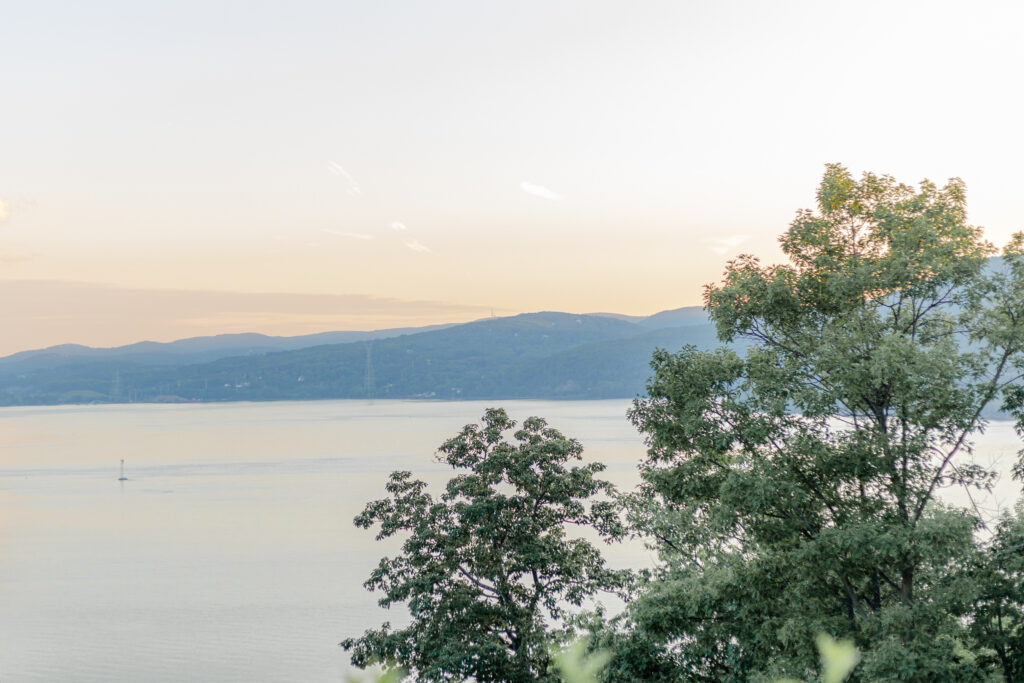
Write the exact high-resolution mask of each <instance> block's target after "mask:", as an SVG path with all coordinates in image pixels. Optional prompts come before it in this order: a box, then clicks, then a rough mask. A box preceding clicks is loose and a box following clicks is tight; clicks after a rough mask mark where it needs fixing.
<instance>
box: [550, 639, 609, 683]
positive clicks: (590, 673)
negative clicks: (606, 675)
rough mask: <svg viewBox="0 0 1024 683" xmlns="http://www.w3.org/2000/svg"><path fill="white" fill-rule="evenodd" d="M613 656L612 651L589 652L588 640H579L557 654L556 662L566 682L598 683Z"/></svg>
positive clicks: (556, 667)
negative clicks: (599, 676) (600, 675)
mask: <svg viewBox="0 0 1024 683" xmlns="http://www.w3.org/2000/svg"><path fill="white" fill-rule="evenodd" d="M611 658H612V656H611V653H610V652H603V651H599V652H593V651H591V652H588V648H587V643H586V641H584V640H577V641H575V642H574V643H572V644H571V645H570V646H569V647H567V648H565V649H564V650H562V651H561V652H559V653H558V654H557V655H556V656H555V658H554V664H555V669H557V670H558V673H559V675H560V676H561V679H562V681H563V682H564V683H597V680H598V679H597V677H598V674H600V673H601V671H602V670H603V669H604V668H605V667H606V666H608V662H609V661H610V660H611Z"/></svg>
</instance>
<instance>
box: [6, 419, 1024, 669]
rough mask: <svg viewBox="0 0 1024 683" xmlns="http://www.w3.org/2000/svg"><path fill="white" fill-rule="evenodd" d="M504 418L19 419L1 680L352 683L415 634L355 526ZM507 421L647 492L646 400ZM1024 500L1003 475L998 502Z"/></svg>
mask: <svg viewBox="0 0 1024 683" xmlns="http://www.w3.org/2000/svg"><path fill="white" fill-rule="evenodd" d="M492 404H493V402H488V403H479V402H464V403H426V402H425V403H418V402H409V401H374V402H360V401H324V402H309V403H255V404H212V405H170V406H155V405H133V406H89V407H46V408H13V409H12V408H6V409H2V410H0V680H2V681H62V680H74V681H82V682H87V681H182V680H205V681H214V680H216V681H284V680H295V681H299V680H301V681H338V680H340V679H341V675H342V672H343V671H344V670H345V668H346V667H345V664H346V657H345V654H344V652H343V651H342V650H341V649H340V648H338V647H337V643H338V641H340V640H341V639H342V638H345V637H347V636H352V635H358V634H360V633H361V632H362V631H363V630H364V629H365V628H367V627H369V626H374V625H377V624H379V623H380V622H381V621H383V620H385V619H391V621H392V622H396V621H400V620H401V614H394V613H387V612H385V611H384V610H381V609H380V608H379V607H377V605H376V599H375V597H374V596H373V595H370V594H368V593H366V592H365V591H363V590H362V586H361V584H362V581H363V580H364V579H365V578H366V577H367V576H368V575H369V573H370V571H371V569H372V568H373V567H374V566H375V565H376V563H377V561H378V559H379V558H380V557H381V555H382V554H384V553H385V552H387V551H388V550H389V549H393V548H394V545H386V544H383V543H378V542H376V541H374V540H373V536H374V534H373V533H372V532H368V531H363V530H359V529H356V528H355V527H354V526H353V525H352V518H353V517H354V516H355V515H356V514H357V513H358V512H359V511H360V510H361V509H362V507H363V505H364V504H365V503H366V501H368V500H370V499H372V498H376V497H380V496H381V495H383V486H384V480H385V477H386V476H387V474H388V473H389V472H391V471H392V470H395V469H408V470H412V471H414V472H416V473H417V475H419V476H421V477H423V478H426V479H427V480H428V481H430V482H431V483H434V484H438V485H439V484H440V483H442V482H443V481H445V480H446V479H447V477H448V476H449V475H450V472H449V470H447V469H445V468H443V467H441V466H440V465H438V464H437V463H435V462H434V461H433V459H432V456H433V452H434V449H435V448H436V447H437V446H438V445H440V444H441V442H442V441H444V440H445V439H447V438H449V437H451V436H453V435H454V434H455V433H456V432H457V431H458V430H459V429H460V428H461V427H462V426H463V425H464V424H466V423H468V422H474V421H476V420H478V419H479V417H480V415H481V414H482V413H483V410H484V408H486V407H489V406H490V405H492ZM501 405H503V406H504V407H506V408H507V409H508V410H509V412H510V414H511V415H512V416H513V417H514V418H516V419H518V420H521V419H523V418H525V417H527V416H528V415H541V416H544V417H546V418H547V419H548V420H549V422H550V423H551V424H552V425H553V426H555V427H557V428H558V429H561V430H562V431H563V432H564V433H566V434H567V435H569V436H573V437H575V438H578V439H579V440H580V441H582V442H583V444H584V446H585V449H586V453H587V457H588V458H593V459H595V460H598V461H601V462H604V463H605V464H607V465H608V471H607V473H606V476H607V477H608V478H609V479H611V480H612V481H614V482H615V483H616V484H617V485H619V486H620V487H622V488H629V487H631V486H633V485H634V484H635V483H636V481H637V480H638V477H637V474H636V464H637V462H638V461H639V460H640V458H641V457H642V456H643V452H644V446H643V444H642V442H641V440H640V438H639V436H638V435H637V434H636V432H635V431H634V430H633V427H632V426H631V425H630V424H629V423H628V422H627V421H626V420H625V417H624V415H625V412H626V409H627V408H628V405H629V403H628V401H589V402H588V401H581V402H547V401H504V402H501ZM1017 448H1018V445H1017V441H1016V437H1015V435H1014V432H1013V428H1012V425H1011V424H1009V423H994V424H993V425H991V426H990V427H989V429H988V432H987V434H986V435H985V437H984V438H983V440H982V442H981V443H980V447H979V448H978V451H977V452H978V455H977V459H978V461H979V462H980V463H981V464H986V465H988V464H994V465H995V467H996V469H998V470H1000V471H1004V472H1005V471H1008V469H1009V465H1010V463H1011V462H1012V461H1013V459H1014V457H1015V452H1016V449H1017ZM122 458H124V459H125V461H126V475H127V477H128V481H126V482H118V481H117V477H118V474H119V471H118V470H119V464H120V460H121V459H122ZM1017 490H1018V486H1017V485H1016V484H1015V483H1013V482H1010V481H1009V477H1007V476H1004V477H1003V479H1002V480H1001V482H1000V483H999V485H998V486H997V489H996V492H995V494H994V495H993V496H990V497H988V498H986V499H983V500H980V501H979V503H980V505H982V506H983V507H993V506H994V505H995V504H996V503H997V502H1002V503H1003V504H1004V505H1005V504H1009V503H1010V502H1012V500H1013V499H1014V498H1015V496H1016V492H1017ZM948 497H949V498H950V499H951V500H955V501H956V502H964V503H966V499H965V498H964V497H963V495H962V493H960V492H957V491H951V492H949V494H948ZM606 550H607V552H606V556H607V557H608V558H609V561H610V562H611V563H613V564H614V565H616V566H627V565H631V566H638V565H644V564H647V563H649V562H650V557H649V555H648V553H647V552H646V551H645V550H643V549H642V548H641V547H639V546H638V545H636V544H633V545H622V546H611V547H609V548H607V549H606Z"/></svg>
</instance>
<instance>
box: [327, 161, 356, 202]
mask: <svg viewBox="0 0 1024 683" xmlns="http://www.w3.org/2000/svg"><path fill="white" fill-rule="evenodd" d="M327 170H328V171H330V172H331V173H333V174H334V175H336V176H338V177H340V178H342V179H344V180H345V182H347V183H348V187H347V188H345V191H346V192H348V193H349V194H350V195H352V196H355V195H360V194H362V193H363V191H362V190H360V189H359V183H357V182H356V179H355V178H353V177H352V176H351V175H350V174H349V172H348V171H346V170H345V167H344V166H342V165H341V164H339V163H338V162H337V161H328V162H327Z"/></svg>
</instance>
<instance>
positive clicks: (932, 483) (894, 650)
mask: <svg viewBox="0 0 1024 683" xmlns="http://www.w3.org/2000/svg"><path fill="white" fill-rule="evenodd" d="M817 200H818V202H817V203H818V206H817V210H816V211H810V210H805V211H800V212H798V214H797V216H796V218H795V220H794V221H793V222H792V224H791V225H790V227H789V230H788V231H787V232H786V233H785V234H784V235H783V236H782V237H781V238H780V243H781V246H782V249H783V251H784V253H785V255H786V256H787V257H788V263H785V264H783V265H769V266H766V265H762V264H761V263H760V262H759V261H758V259H756V258H754V257H752V256H741V257H739V258H738V259H736V260H734V261H732V262H730V263H729V265H728V267H727V270H726V273H725V277H724V280H723V281H722V282H721V283H720V284H718V285H714V286H709V287H708V289H707V290H706V292H705V303H706V307H707V310H708V311H709V313H710V315H711V317H712V319H713V320H714V322H715V323H716V325H717V328H718V333H719V336H720V338H721V339H722V340H723V341H725V342H734V341H737V340H744V341H746V342H747V343H749V346H748V347H747V350H746V353H745V355H743V356H741V355H739V354H738V353H737V352H736V351H734V350H730V349H729V348H722V349H719V350H716V351H710V352H700V351H697V350H696V349H694V348H686V349H683V350H682V351H680V352H678V353H667V352H658V353H657V354H656V355H655V357H654V360H653V363H652V366H653V368H654V376H653V378H652V379H651V380H650V383H649V385H648V397H647V398H644V399H640V400H637V401H636V403H635V405H634V408H633V410H632V412H631V417H632V419H633V421H634V422H635V424H636V425H637V426H638V427H639V428H640V429H641V430H642V432H643V433H644V434H645V435H646V438H647V441H648V444H649V451H648V457H647V460H646V461H645V462H644V464H643V467H642V469H643V477H644V484H643V489H642V491H641V492H640V493H639V494H638V495H636V496H634V499H633V505H632V515H633V519H634V522H635V524H636V525H637V528H638V529H639V530H640V531H641V532H642V533H644V534H645V535H646V536H648V537H649V538H651V539H653V541H654V543H655V544H656V545H657V547H658V548H659V550H660V552H661V557H662V558H663V560H664V564H663V566H662V568H661V569H660V570H659V571H658V572H656V574H655V576H654V577H652V579H651V580H650V581H649V582H648V583H647V585H646V586H645V588H644V592H643V594H642V595H641V597H640V598H639V599H638V600H637V601H635V602H634V603H633V604H632V606H631V608H630V610H629V612H628V614H627V616H626V617H625V623H626V624H627V625H628V628H625V629H623V630H620V631H619V632H608V633H605V634H604V636H603V637H604V638H605V641H604V642H605V643H606V644H613V645H615V646H616V647H617V649H618V651H619V657H618V660H617V661H616V662H613V664H612V666H611V668H610V671H611V672H612V677H613V678H614V677H615V676H616V674H615V672H616V671H619V672H620V677H621V678H622V679H628V678H629V671H631V670H637V669H638V668H639V669H640V670H644V671H649V672H650V673H651V678H652V679H660V680H705V681H729V680H734V681H741V680H750V679H757V678H758V677H760V676H765V677H768V676H775V675H788V676H796V677H803V676H807V675H810V674H811V672H812V671H813V668H814V652H813V646H812V642H813V640H814V634H815V633H818V632H822V631H824V632H828V633H831V634H833V635H836V636H840V635H841V636H849V637H852V638H854V639H855V641H856V642H857V644H858V646H859V647H860V648H861V650H862V652H863V653H864V659H863V662H862V664H861V666H860V667H859V668H858V669H857V671H856V673H855V675H856V676H860V677H862V679H864V680H908V681H909V680H913V681H926V680H927V681H936V680H944V681H945V680H950V681H952V680H984V679H986V677H988V676H991V675H996V674H995V672H996V670H998V669H999V668H1000V667H1001V666H1005V665H1004V664H1001V663H1000V661H999V658H998V657H992V656H989V654H991V648H990V647H989V646H988V645H987V644H986V642H985V640H984V638H985V629H984V628H982V627H981V626H977V627H974V632H972V626H971V624H972V623H974V622H975V621H976V616H977V613H976V612H977V607H978V606H979V605H982V606H987V607H993V609H994V608H995V607H994V606H996V605H1006V604H1008V603H1009V602H1012V600H1011V599H1010V598H1007V597H1006V595H1005V593H1006V591H1004V592H1003V593H999V592H998V590H996V591H995V593H993V594H992V595H989V596H987V597H986V596H985V595H982V593H983V592H984V591H983V590H982V588H981V587H980V583H982V580H981V578H979V577H980V574H977V573H975V574H973V575H972V574H971V573H970V572H964V571H962V568H963V567H964V566H966V565H968V564H969V563H970V562H972V561H974V559H976V558H977V557H978V555H977V551H978V542H977V540H976V531H977V530H978V527H979V524H980V523H981V521H980V520H979V518H978V516H977V515H976V514H975V510H973V509H970V508H968V509H957V508H952V507H949V506H946V505H943V504H942V503H941V502H940V501H941V494H942V491H943V489H945V488H946V487H951V486H957V487H967V488H968V489H969V490H975V489H984V488H986V487H987V486H989V484H990V482H991V480H992V476H993V473H991V472H989V471H987V470H985V469H983V468H981V467H978V466H977V465H975V464H974V463H973V462H972V458H971V444H972V439H973V438H975V437H976V436H977V435H978V434H979V432H980V431H981V430H982V429H983V428H984V425H985V420H984V418H983V415H985V414H986V412H985V411H986V410H990V409H992V408H993V407H998V406H999V405H1000V403H1001V402H1002V401H1006V403H1007V405H1008V406H1009V407H1011V408H1012V407H1014V403H1015V396H1016V394H1015V391H1016V390H1015V389H1014V386H1015V383H1016V381H1017V380H1018V379H1019V377H1020V371H1021V367H1022V365H1024V353H1022V349H1024V266H1022V257H1021V252H1022V249H1021V247H1022V244H1024V241H1022V239H1021V238H1020V237H1019V236H1018V237H1016V238H1015V239H1014V240H1013V241H1012V243H1011V244H1010V246H1009V247H1007V249H1006V250H1004V254H1003V258H1002V260H1001V261H996V262H995V263H992V262H990V261H989V260H988V259H987V257H989V256H990V255H992V253H993V248H992V247H991V246H990V245H989V244H987V243H986V242H984V241H983V240H982V236H981V231H980V229H979V228H976V227H973V226H971V225H970V224H968V221H967V212H966V208H965V191H964V185H963V183H962V182H961V181H959V180H957V179H954V180H951V181H949V183H948V184H947V185H945V186H944V187H938V186H936V185H935V184H933V183H930V182H927V181H925V182H923V183H921V185H920V186H919V187H918V188H916V189H915V188H913V187H910V186H907V185H904V184H900V183H898V182H896V181H895V180H894V179H892V178H891V177H888V176H878V175H873V174H870V173H866V174H864V175H863V176H862V177H861V178H860V179H857V178H855V177H853V176H852V175H851V174H850V173H849V172H848V171H847V170H845V169H844V168H842V167H841V166H838V165H831V166H829V167H828V168H827V170H826V173H825V176H824V178H823V180H822V182H821V185H820V187H819V189H818V193H817ZM1016 399H1017V404H1018V405H1019V404H1020V403H1022V402H1024V401H1020V400H1019V399H1020V397H1019V396H1016ZM1005 536H1006V534H1004V537H1005ZM993 552H994V553H996V552H999V551H993ZM1003 575H1005V573H1004V574H1003ZM990 592H991V591H990ZM986 600H987V602H986ZM1014 637H1016V636H1014ZM989 640H991V638H990V639H989ZM1004 673H1005V674H1006V675H1010V673H1011V672H1009V671H1004Z"/></svg>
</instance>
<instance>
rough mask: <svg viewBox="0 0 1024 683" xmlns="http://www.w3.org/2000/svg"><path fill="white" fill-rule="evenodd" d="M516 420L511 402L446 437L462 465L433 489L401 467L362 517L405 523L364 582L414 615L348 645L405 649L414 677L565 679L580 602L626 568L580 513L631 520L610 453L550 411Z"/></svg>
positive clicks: (355, 656) (442, 456) (365, 659)
mask: <svg viewBox="0 0 1024 683" xmlns="http://www.w3.org/2000/svg"><path fill="white" fill-rule="evenodd" d="M514 427H515V422H513V421H512V420H510V419H509V418H508V416H507V415H506V413H505V411H503V410H497V409H495V410H488V411H487V412H486V413H485V414H484V416H483V425H482V426H477V425H467V426H466V427H465V428H464V429H463V430H462V432H461V433H460V434H459V435H458V436H456V437H454V438H453V439H450V440H448V441H446V442H445V443H444V444H443V445H442V446H441V448H440V450H439V460H440V461H441V462H444V463H446V464H448V465H451V467H452V468H453V469H455V470H456V471H458V472H460V474H458V475H457V476H455V477H454V478H452V479H451V480H450V481H449V482H448V484H447V487H446V488H445V490H444V492H443V493H442V494H441V495H440V497H439V499H437V500H435V499H434V498H433V497H432V496H431V495H430V494H429V493H428V492H427V485H426V484H425V483H424V482H422V481H418V480H415V479H413V478H412V475H411V473H409V472H394V473H393V474H392V475H391V478H390V480H389V481H388V483H387V487H386V488H387V491H388V493H389V494H390V496H389V497H388V498H385V499H382V500H378V501H375V502H372V503H370V504H369V505H367V506H366V509H365V510H364V511H363V512H362V513H361V514H360V515H359V516H358V517H356V520H355V523H356V525H358V526H360V527H363V528H369V527H371V526H374V525H376V524H379V525H380V532H379V533H378V535H377V538H378V539H384V538H389V537H392V536H396V535H398V534H407V537H406V539H405V541H404V543H403V546H402V552H401V554H400V555H398V556H397V557H393V558H384V559H383V560H381V562H380V564H379V566H378V567H377V569H376V570H375V571H374V572H373V574H372V575H371V576H370V578H369V580H368V581H367V582H366V584H365V585H366V587H367V588H368V589H370V590H380V591H382V592H383V597H382V598H381V599H380V604H381V605H382V606H384V607H390V606H391V605H393V604H396V603H406V604H407V605H408V608H409V612H410V615H411V618H412V620H411V623H410V624H409V626H407V627H405V628H403V629H398V630H393V629H392V628H391V627H390V626H389V624H387V623H385V624H384V625H383V626H382V627H381V628H380V629H375V630H369V631H367V632H366V633H364V634H363V636H362V637H361V638H350V639H348V640H345V641H344V642H343V643H342V646H343V647H345V648H346V649H347V650H350V651H351V652H352V662H353V664H355V665H357V666H366V665H367V664H370V663H372V662H374V661H394V662H397V663H398V664H400V665H401V666H403V667H405V668H406V669H408V670H410V671H411V672H412V674H413V675H414V676H415V677H416V679H417V680H423V681H460V680H465V679H472V680H475V681H480V682H481V683H486V682H499V681H501V682H524V683H525V682H526V681H553V680H557V678H556V677H555V675H554V673H553V669H552V667H551V661H550V657H549V649H548V648H549V645H550V644H551V642H553V641H556V640H558V639H559V638H560V637H561V635H560V633H559V627H560V626H561V627H562V628H563V629H564V627H565V618H566V617H567V616H568V613H569V606H571V605H575V606H579V605H580V604H581V603H582V602H583V601H584V600H585V599H587V598H589V597H591V596H593V595H594V594H595V592H597V591H599V590H616V589H619V588H620V587H621V586H622V585H623V582H624V580H625V574H624V573H623V572H618V571H613V570H609V569H607V568H606V567H605V566H604V562H603V560H602V558H601V555H600V553H599V552H598V550H597V548H595V547H594V546H593V545H592V544H591V543H589V542H588V541H586V540H584V539H582V538H572V537H570V536H569V534H568V533H567V529H568V528H569V526H570V525H572V526H576V527H579V528H581V529H584V530H586V529H591V530H594V531H596V532H597V534H598V535H600V536H602V537H603V538H605V539H606V540H612V539H618V538H621V537H622V536H623V534H624V527H623V525H622V522H621V520H620V519H619V516H618V512H617V509H616V507H615V505H614V504H613V502H612V501H611V500H610V496H611V494H612V493H613V487H612V486H611V484H609V483H607V482H604V481H602V480H599V479H597V478H595V476H594V475H595V474H597V473H598V472H600V471H602V470H603V469H604V466H603V465H601V464H599V463H587V464H582V465H576V466H569V463H570V462H571V461H579V460H581V456H582V447H581V446H580V444H579V442H577V441H575V440H573V439H568V438H566V437H564V436H563V435H562V434H561V433H559V432H558V431H557V430H555V429H552V428H550V427H548V426H547V424H546V423H545V422H544V420H542V419H540V418H537V417H531V418H529V419H527V420H526V421H525V422H524V423H523V425H522V429H520V430H518V431H516V432H515V433H514V434H513V438H514V441H508V440H507V439H506V438H505V436H504V433H505V432H508V431H509V430H511V429H513V428H514Z"/></svg>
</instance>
